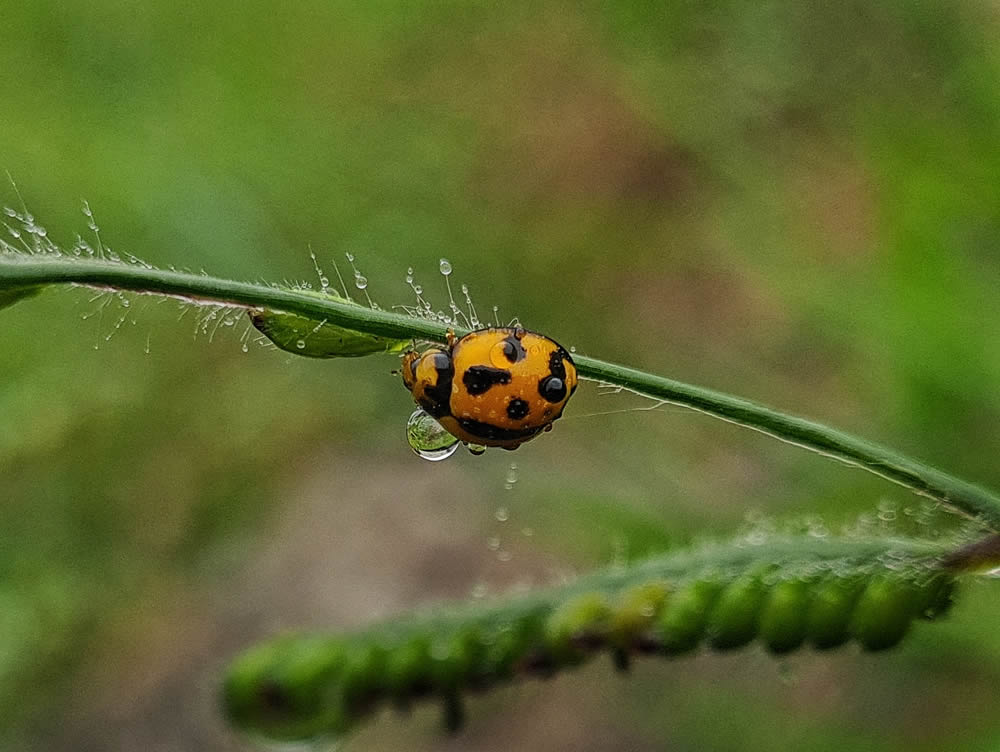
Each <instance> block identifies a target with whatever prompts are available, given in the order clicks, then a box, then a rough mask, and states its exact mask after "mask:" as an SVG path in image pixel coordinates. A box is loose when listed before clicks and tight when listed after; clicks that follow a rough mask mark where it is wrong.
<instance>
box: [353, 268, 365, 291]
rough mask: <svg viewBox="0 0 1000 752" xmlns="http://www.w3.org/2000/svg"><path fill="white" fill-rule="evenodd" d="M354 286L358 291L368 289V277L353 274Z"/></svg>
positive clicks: (357, 273) (358, 273) (356, 273)
mask: <svg viewBox="0 0 1000 752" xmlns="http://www.w3.org/2000/svg"><path fill="white" fill-rule="evenodd" d="M354 286H355V287H357V288H358V289H359V290H364V289H365V288H366V287H368V277H366V276H364V275H363V274H361V273H360V272H355V273H354Z"/></svg>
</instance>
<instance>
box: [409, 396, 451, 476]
mask: <svg viewBox="0 0 1000 752" xmlns="http://www.w3.org/2000/svg"><path fill="white" fill-rule="evenodd" d="M406 441H407V443H408V444H409V445H410V449H412V450H413V452H414V453H415V454H416V455H417V456H418V457H422V458H423V459H425V460H428V461H430V462H439V461H440V460H446V459H448V458H449V457H451V456H452V455H453V454H454V453H455V452H456V451H457V450H458V444H459V442H458V439H457V438H456V437H454V436H452V435H451V434H450V433H448V432H447V431H446V430H445V429H444V427H443V426H442V425H441V424H440V423H438V422H437V421H436V420H435V419H434V418H433V416H431V415H430V414H429V413H428V412H427V411H426V410H424V409H423V408H422V407H418V408H417V409H416V410H414V411H413V412H412V413H411V414H410V418H409V420H407V421H406Z"/></svg>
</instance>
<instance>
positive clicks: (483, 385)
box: [462, 366, 510, 395]
mask: <svg viewBox="0 0 1000 752" xmlns="http://www.w3.org/2000/svg"><path fill="white" fill-rule="evenodd" d="M462 383H463V384H465V388H466V389H468V390H469V394H471V395H477V394H483V393H484V392H486V391H488V390H489V388H490V387H491V386H493V385H494V384H509V383H510V371H506V370H504V369H503V368H493V367H492V366H472V367H470V368H469V369H468V370H466V372H465V373H464V374H462Z"/></svg>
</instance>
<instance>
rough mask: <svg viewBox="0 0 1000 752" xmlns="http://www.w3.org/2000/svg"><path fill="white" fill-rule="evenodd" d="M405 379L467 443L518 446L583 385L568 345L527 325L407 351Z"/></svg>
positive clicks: (547, 422) (415, 396) (549, 421)
mask: <svg viewBox="0 0 1000 752" xmlns="http://www.w3.org/2000/svg"><path fill="white" fill-rule="evenodd" d="M403 384H404V385H405V386H406V388H407V389H409V390H410V392H411V393H412V394H413V399H414V400H415V401H416V403H417V404H418V405H420V406H421V407H422V408H423V409H424V410H426V411H427V412H428V413H429V414H430V415H432V416H433V417H434V418H435V419H436V420H437V421H438V422H439V423H440V424H441V425H442V426H443V427H444V428H445V430H447V431H448V432H449V433H450V434H452V435H453V436H456V437H457V438H459V439H460V440H461V441H464V442H466V443H467V444H478V445H481V446H495V447H503V448H504V449H517V447H519V446H520V445H521V444H523V443H524V442H525V441H528V440H530V439H533V438H534V437H535V436H537V435H538V434H540V433H541V432H542V431H549V430H551V429H552V421H554V420H556V419H557V418H558V417H559V416H560V415H562V411H563V408H564V407H565V406H566V403H567V402H568V401H569V398H570V396H572V394H573V392H574V391H575V390H576V385H577V377H576V366H575V365H573V359H572V358H571V357H570V355H569V353H568V352H567V351H566V349H565V348H564V347H562V346H561V345H559V343H557V342H554V341H552V340H551V339H549V338H548V337H544V336H542V335H541V334H536V333H535V332H529V331H527V330H525V329H521V328H520V327H517V328H509V327H496V328H489V329H479V330H477V331H474V332H471V333H469V334H467V335H465V336H464V337H462V338H461V339H456V338H455V334H454V332H449V333H448V346H447V348H432V349H430V350H425V351H424V352H422V353H417V352H415V351H411V352H408V353H407V354H406V355H405V356H404V357H403Z"/></svg>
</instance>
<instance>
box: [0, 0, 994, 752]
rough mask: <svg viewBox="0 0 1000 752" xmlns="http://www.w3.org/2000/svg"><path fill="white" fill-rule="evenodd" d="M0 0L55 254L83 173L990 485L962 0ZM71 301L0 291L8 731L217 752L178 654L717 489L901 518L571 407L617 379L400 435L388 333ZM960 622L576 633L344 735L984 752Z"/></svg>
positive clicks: (461, 590)
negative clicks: (497, 435) (877, 642)
mask: <svg viewBox="0 0 1000 752" xmlns="http://www.w3.org/2000/svg"><path fill="white" fill-rule="evenodd" d="M2 19H3V26H4V29H3V42H2V44H0V167H4V168H6V169H8V170H9V171H10V172H11V174H12V175H13V176H14V178H15V179H16V180H17V181H18V184H19V187H20V188H21V191H22V193H23V194H24V197H25V199H26V201H27V203H28V205H29V206H30V208H31V209H32V210H33V211H34V213H35V214H36V215H37V216H38V217H39V218H40V219H41V221H42V222H43V223H44V224H45V225H46V226H47V227H48V228H49V230H50V234H52V235H54V236H56V237H57V238H58V239H61V240H62V241H64V242H65V243H67V244H69V243H72V238H73V235H74V233H75V232H78V231H80V232H85V231H86V223H85V220H84V218H83V217H82V216H81V215H80V212H79V200H80V198H81V197H85V198H86V199H88V200H89V201H90V204H91V205H92V206H93V208H94V211H95V213H96V216H97V219H98V222H99V223H100V225H101V227H102V231H103V239H104V240H105V241H106V242H108V243H110V244H111V245H112V246H114V247H116V248H119V249H122V250H128V251H130V252H133V253H135V254H137V255H139V256H141V257H142V258H144V259H146V260H148V261H150V262H153V263H156V264H160V265H167V264H174V265H177V266H187V267H190V268H195V269H197V268H204V269H206V270H207V271H209V272H210V273H213V274H217V275H220V276H230V277H236V278H247V279H260V278H263V279H267V280H274V281H280V280H282V279H291V280H308V279H314V273H313V271H312V265H311V262H310V260H309V257H308V250H307V249H308V246H309V245H310V244H311V245H312V247H313V249H314V250H315V251H316V253H317V255H318V257H319V258H320V261H321V262H322V263H323V265H324V266H325V267H326V269H327V271H331V265H330V259H331V258H334V257H336V258H337V259H343V254H344V252H347V251H350V252H353V253H355V254H356V255H357V259H358V263H359V265H360V267H361V269H362V270H363V271H364V273H365V274H366V275H367V277H368V279H369V280H370V285H369V291H370V292H371V293H372V295H373V297H375V299H376V300H377V301H378V302H380V303H381V304H382V305H383V306H388V305H393V304H401V303H408V302H410V300H411V299H412V293H411V292H410V290H409V288H408V287H407V286H406V284H405V282H404V276H405V273H406V268H407V267H409V266H412V267H413V268H414V270H415V273H416V276H417V281H418V282H420V283H422V284H423V285H424V287H425V289H426V290H427V292H428V295H430V296H431V298H432V299H433V300H434V301H435V302H436V303H437V304H438V305H439V306H442V307H443V306H444V304H445V303H446V301H447V298H446V296H445V294H444V290H443V285H442V280H441V278H440V276H439V275H438V273H437V265H438V259H439V258H440V257H442V256H445V257H447V258H449V259H450V260H451V262H452V264H453V265H454V267H455V274H454V276H453V278H452V279H453V281H455V282H457V283H461V282H466V283H467V284H468V285H469V286H470V288H471V292H472V296H473V299H474V300H475V301H476V303H477V306H478V308H479V310H480V312H484V311H485V312H487V313H488V312H489V310H490V308H491V307H492V306H493V305H498V306H499V307H500V311H501V315H504V316H508V317H509V316H512V315H518V316H519V317H520V318H521V321H522V322H523V323H524V324H525V325H528V326H530V327H533V328H537V329H540V330H542V331H544V332H545V333H547V334H549V335H551V336H553V337H555V338H556V339H558V340H559V341H561V342H562V343H564V344H565V345H567V346H568V345H574V346H576V347H577V348H578V350H579V351H580V352H586V353H588V354H592V355H596V356H599V357H603V358H606V359H612V360H617V361H621V362H625V363H628V364H630V365H634V366H637V367H640V368H643V369H646V370H651V371H653V372H656V373H661V374H664V375H667V376H671V377H674V378H679V379H682V380H686V381H693V382H696V383H700V384H704V385H706V386H711V387H715V388H719V389H723V390H727V391H732V392H736V393H738V394H741V395H744V396H748V397H752V398H755V399H758V400H761V401H764V402H767V403H771V404H775V405H777V406H780V407H782V408H785V409H788V410H791V411H793V412H797V413H802V414H805V415H807V416H810V417H813V418H816V419H820V420H823V421H826V422H830V423H832V424H834V425H836V426H838V427H841V428H844V429H847V430H851V431H854V432H857V433H860V434H862V435H865V436H867V437H870V438H872V439H876V440H880V441H883V442H886V443H889V444H891V445H894V446H896V447H898V448H899V449H900V450H902V451H906V452H910V453H913V454H914V455H916V456H918V457H923V458H925V459H928V460H930V461H932V462H933V463H934V464H937V465H939V466H941V467H943V468H945V469H948V470H951V471H953V472H955V473H958V474H961V475H964V476H967V477H969V478H971V479H974V480H977V481H979V482H982V483H984V484H986V485H992V486H993V487H1000V469H998V468H997V463H996V457H997V455H998V453H1000V433H998V432H997V431H996V430H994V428H995V426H996V424H997V420H998V417H1000V396H998V393H997V390H996V384H997V383H998V381H1000V338H998V337H997V336H996V324H997V321H998V318H997V316H998V313H1000V259H998V253H997V249H998V247H1000V201H997V186H998V185H1000V87H998V86H997V83H996V82H997V81H998V80H1000V76H998V74H1000V43H998V42H1000V9H998V6H997V4H996V3H992V2H985V1H984V2H975V1H974V0H966V1H964V2H944V3H939V2H923V1H921V0H918V1H917V2H904V1H902V0H900V1H899V2H885V3H853V2H848V3H826V2H819V0H815V1H803V2H791V1H789V2H757V3H744V2H716V3H697V2H675V3H668V4H661V3H649V2H641V1H638V0H636V1H631V2H630V1H628V0H625V1H623V2H619V3H614V4H608V3H596V2H574V3H571V2H563V3H560V2H543V3H527V2H512V3H503V4H501V3H482V2H474V3H457V4H456V3H444V2H434V3H419V2H418V3H414V2H392V1H391V0H376V1H373V2H365V3H362V2H357V3H345V2H329V1H323V2H319V1H318V0H312V1H306V2H299V3H294V4H278V3H273V4H272V3H268V2H264V1H263V0H251V1H250V2H239V3H237V2H231V1H229V0H226V1H224V2H219V3H187V2H151V3H142V4H140V3H131V2H122V1H120V0H119V1H117V2H116V1H114V0H92V1H83V2H75V3H55V2H51V1H50V0H49V1H45V2H33V3H7V4H6V5H5V6H4V9H3V12H2ZM6 195H7V199H8V203H11V202H14V201H15V200H16V198H15V197H14V195H13V191H12V190H10V189H8V190H7V192H6ZM341 263H342V262H341ZM92 309H93V305H92V304H88V303H87V295H86V294H82V293H79V292H76V293H61V294H60V293H48V294H46V295H45V296H43V297H41V298H38V299H35V300H31V301H28V302H24V303H22V304H20V305H17V306H15V307H14V308H11V309H9V310H5V311H3V313H2V321H3V325H4V327H3V334H2V336H0V573H2V577H0V708H3V711H2V712H0V743H2V746H3V748H5V749H45V750H85V749H120V750H132V749H134V750H164V751H166V750H189V749H209V748H210V749H218V750H244V749H253V748H255V744H254V743H253V742H252V741H251V740H248V739H245V738H242V737H240V736H239V735H236V734H234V733H233V732H231V731H230V730H229V729H228V728H227V727H226V725H225V723H224V721H223V720H222V718H221V716H220V713H219V709H218V705H217V702H216V692H217V682H218V680H219V676H220V674H221V671H222V669H223V667H224V666H225V664H226V662H227V660H228V659H229V658H230V657H231V656H232V655H234V654H235V653H236V652H238V651H239V650H240V649H242V648H244V647H246V646H247V645H249V644H251V643H252V642H254V641H255V640H258V639H261V638H264V637H266V636H269V635H272V634H274V633H275V632H276V631H278V630H281V629H285V628H296V627H328V628H331V629H343V628H350V627H353V626H357V625H360V624H364V623H366V622H369V621H371V620H374V619H377V618H380V617H383V616H386V615H390V614H392V613H396V612H399V611H402V610H405V609H407V608H410V607H413V606H416V605H418V604H424V603H428V602H433V601H435V600H439V599H445V598H465V597H468V596H469V594H470V592H472V591H473V590H475V589H477V588H479V589H480V590H482V589H483V587H485V589H486V590H487V591H488V592H489V593H496V592H501V591H503V590H505V589H506V588H508V587H511V586H513V585H517V584H524V583H533V584H540V583H547V582H552V581H556V580H558V579H560V578H562V577H566V576H570V575H571V574H572V573H573V572H580V571H585V570H589V569H592V568H595V567H599V566H603V565H606V564H607V563H609V562H610V561H612V560H613V559H615V558H618V559H621V558H623V557H627V558H634V557H636V556H640V555H642V554H643V553H645V552H648V551H651V550H656V549H659V548H663V547H664V546H666V545H669V544H670V543H671V542H676V541H682V540H685V539H687V538H689V537H691V536H693V535H700V534H705V533H708V534H724V533H726V532H727V531H731V530H734V529H736V528H738V527H739V526H740V525H742V524H743V521H744V519H745V517H746V515H747V513H748V511H756V512H759V513H763V514H765V515H767V516H768V517H773V518H775V519H781V518H783V517H789V516H801V515H804V514H814V513H818V514H822V515H823V518H824V520H825V521H826V522H827V524H828V525H829V526H830V527H832V528H834V529H836V528H837V527H838V526H839V525H840V524H842V523H845V522H850V521H851V520H853V519H854V518H856V516H857V515H858V514H859V513H860V512H863V511H868V512H870V511H871V510H873V509H875V508H876V505H877V504H878V503H879V502H882V503H883V504H885V503H887V502H888V503H894V504H898V505H900V509H901V510H902V509H903V507H904V506H905V505H911V504H916V502H915V501H914V500H913V498H912V497H910V496H908V495H907V494H906V493H905V492H903V491H902V490H899V489H895V488H894V487H891V486H888V485H887V484H885V483H883V482H880V481H879V480H878V479H876V478H873V477H870V476H868V475H866V474H864V473H860V472H858V471H855V470H851V469H848V468H844V467H841V466H839V465H837V464H836V463H831V462H827V461H824V460H822V459H821V458H818V457H815V456H812V455H810V454H807V453H805V452H802V451H800V450H797V449H795V448H791V447H788V446H785V445H783V444H780V443H778V442H774V441H769V440H767V439H765V438H763V437H761V436H759V435H757V434H754V433H753V432H749V431H741V430H738V429H735V428H733V427H731V426H728V425H726V424H724V423H721V422H718V421H713V420H710V419H707V418H705V417H702V416H699V415H697V414H693V413H689V412H685V411H680V410H677V409H670V410H660V411H657V412H631V413H622V414H615V415H607V416H592V417H581V416H584V415H586V414H587V413H596V412H604V411H611V410H621V409H624V408H627V407H631V406H636V405H641V404H643V403H642V402H641V401H639V400H636V399H634V398H629V397H628V396H624V395H618V396H600V395H599V394H598V390H597V389H596V388H595V386H594V385H593V384H590V385H585V386H584V388H583V389H582V390H581V393H580V394H578V396H577V397H575V398H574V402H573V404H571V405H570V409H569V410H568V412H567V417H566V418H565V419H564V420H563V421H561V422H560V424H559V425H558V426H557V428H556V430H555V431H554V432H553V433H552V434H550V435H547V436H546V437H545V438H543V439H540V440H539V441H537V442H535V443H532V444H529V445H527V446H525V447H523V448H522V449H520V450H519V451H518V452H517V453H516V454H508V453H505V452H497V451H493V452H488V453H487V454H486V456H484V457H482V458H474V457H471V456H467V455H466V454H464V453H462V454H460V455H457V456H456V457H455V458H453V459H452V460H450V461H449V462H444V463H440V464H431V463H427V462H422V461H420V460H419V459H417V458H416V457H415V456H413V455H412V454H411V453H410V451H409V449H408V448H407V446H406V444H405V442H404V440H403V425H404V423H405V420H406V417H407V416H408V414H409V412H410V410H411V409H412V405H411V400H410V398H409V395H408V394H407V393H406V392H405V391H404V390H403V389H402V388H401V386H400V384H399V383H398V380H397V377H394V376H393V375H392V374H391V373H390V371H391V370H392V369H393V368H394V367H395V365H396V363H395V362H394V360H393V359H392V358H389V357H382V358H378V357H372V358H367V359H364V360H359V361H350V362H347V361H344V362H316V361H307V360H305V359H298V358H295V357H293V356H290V355H286V354H283V353H278V352H275V351H266V350H261V349H256V348H254V349H251V351H250V353H248V354H244V353H243V352H241V349H240V347H239V344H238V342H237V338H236V337H235V336H233V334H232V332H231V331H226V332H223V333H221V334H220V335H219V336H217V337H216V338H215V339H216V341H214V342H209V341H208V338H207V337H205V336H197V337H193V336H192V334H193V331H194V328H195V326H194V319H193V318H192V317H190V316H188V317H185V318H183V319H182V320H181V321H180V322H178V321H177V318H178V315H179V314H180V311H179V309H178V308H177V307H176V305H175V304H174V303H171V302H168V303H164V304H161V305H150V306H148V307H146V308H145V310H143V311H141V312H139V313H138V314H137V315H136V317H135V318H136V322H137V323H136V324H135V325H134V326H133V325H132V324H131V323H129V322H127V323H126V325H125V326H123V327H122V329H121V330H120V331H118V332H117V333H116V334H115V335H114V336H113V337H112V338H111V339H110V340H106V339H105V336H106V335H107V334H109V333H110V332H111V331H112V326H111V325H112V324H113V322H110V321H105V322H104V323H103V325H101V324H99V323H98V322H97V321H95V320H94V319H88V320H85V321H83V320H81V315H82V314H86V313H87V312H88V311H90V310H92ZM147 343H148V348H147ZM95 344H97V345H99V347H98V348H97V349H95ZM147 349H148V351H149V352H148V353H147V352H146V350H147ZM512 461H514V462H516V463H517V465H518V468H517V482H516V483H515V484H514V485H513V488H511V489H506V488H505V479H506V475H507V472H508V470H509V464H510V463H511V462H512ZM498 507H506V508H507V510H508V514H509V519H508V521H506V522H499V521H498V520H497V519H496V510H497V508H498ZM501 516H503V515H501ZM492 538H499V539H500V550H499V551H496V550H493V549H494V548H495V545H491V544H495V543H496V541H491V539H492ZM505 559H506V560H505ZM998 617H1000V591H998V589H997V588H996V587H992V586H988V585H979V586H972V587H969V588H967V591H966V594H965V597H964V598H963V599H962V600H961V601H960V603H959V606H958V607H957V608H956V609H955V611H954V612H953V616H952V618H951V619H950V620H949V621H948V622H947V623H945V624H941V625H934V626H922V627H918V629H917V630H916V631H915V632H914V634H913V635H912V637H911V639H909V640H908V641H906V642H905V643H904V644H903V645H902V647H901V648H899V649H898V650H895V651H893V652H891V653H889V654H885V655H877V656H869V655H860V654H858V653H857V651H856V650H854V649H848V650H844V651H841V652H839V653H836V654H832V655H826V654H824V655H815V654H811V653H803V654H802V655H794V656H792V657H790V658H788V659H782V660H780V661H776V660H774V659H771V658H769V657H766V656H765V655H764V654H763V653H762V652H760V651H759V649H751V650H747V651H745V652H742V653H740V654H739V655H729V656H704V657H696V658H691V659H685V660H680V661H674V662H669V663H668V662H661V661H656V660H649V661H640V662H639V663H638V664H637V666H636V670H635V671H634V672H633V674H632V676H631V677H630V678H628V679H622V678H620V676H619V675H617V674H615V673H614V672H613V670H612V669H611V667H610V665H609V664H608V663H607V662H605V661H598V662H596V663H594V664H593V665H591V666H589V667H587V668H585V669H583V670H581V671H578V672H576V673H574V674H572V675H569V676H564V677H560V678H558V679H556V680H554V681H552V682H548V683H544V684H543V683H538V682H531V683H527V684H523V685H520V686H518V687H515V688H509V689H505V690H502V691H499V692H496V693H493V694H490V695H489V696H485V697H479V698H474V699H473V700H472V701H471V705H470V714H469V715H470V721H469V723H468V726H467V728H466V729H465V730H464V731H462V732H461V734H459V735H458V736H457V737H454V738H451V739H449V738H447V737H445V736H444V735H443V733H442V732H441V731H440V729H439V728H438V725H437V724H438V717H437V714H436V712H434V711H433V710H432V709H430V708H425V709H420V710H418V711H417V712H416V713H415V714H414V715H413V716H412V717H410V718H400V717H397V716H395V715H393V714H388V715H386V716H385V717H383V718H380V719H379V720H377V721H376V722H374V723H372V724H370V725H368V726H366V727H365V728H364V729H363V730H362V731H361V732H360V733H359V734H357V736H356V737H355V738H354V739H353V740H352V742H351V744H350V746H349V749H371V750H376V749H413V750H422V749H423V750H431V749H453V750H459V749H462V750H464V749H494V750H500V749H516V748H519V749H574V750H605V749H629V750H657V749H676V750H688V749H690V750H702V749H743V750H749V749H775V748H793V747H794V748H797V749H807V750H828V749H829V750H833V749H836V750H844V749H864V750H894V749H907V750H937V749H942V748H949V749H996V748H998V745H1000V720H998V717H1000V714H998V710H1000V698H998V696H997V692H996V689H997V687H998V686H1000V632H998V630H996V629H995V628H994V626H993V625H995V624H996V623H997V619H998Z"/></svg>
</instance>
